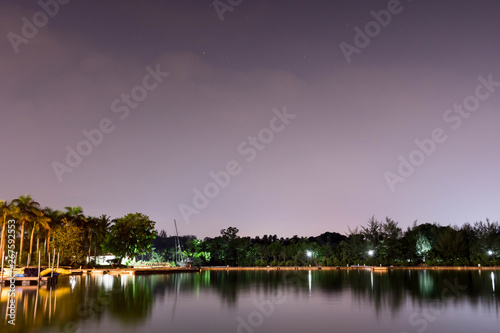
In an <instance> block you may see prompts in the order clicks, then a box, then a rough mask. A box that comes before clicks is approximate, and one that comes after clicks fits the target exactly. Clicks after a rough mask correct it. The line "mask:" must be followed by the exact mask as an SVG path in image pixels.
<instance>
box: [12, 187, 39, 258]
mask: <svg viewBox="0 0 500 333" xmlns="http://www.w3.org/2000/svg"><path fill="white" fill-rule="evenodd" d="M12 204H14V205H15V206H17V207H18V208H19V218H20V220H21V245H20V247H19V259H20V260H21V258H22V254H23V245H24V224H25V223H26V222H28V223H30V222H33V221H34V220H35V218H36V215H37V213H38V212H39V211H40V204H39V203H38V202H36V201H33V199H32V198H31V195H21V196H20V197H19V198H17V199H14V200H12Z"/></svg>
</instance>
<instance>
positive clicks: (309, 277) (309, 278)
mask: <svg viewBox="0 0 500 333" xmlns="http://www.w3.org/2000/svg"><path fill="white" fill-rule="evenodd" d="M308 280H309V294H310V293H311V282H312V275H311V271H309V274H308Z"/></svg>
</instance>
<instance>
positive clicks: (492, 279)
mask: <svg viewBox="0 0 500 333" xmlns="http://www.w3.org/2000/svg"><path fill="white" fill-rule="evenodd" d="M491 286H492V287H493V292H495V274H494V273H493V272H491Z"/></svg>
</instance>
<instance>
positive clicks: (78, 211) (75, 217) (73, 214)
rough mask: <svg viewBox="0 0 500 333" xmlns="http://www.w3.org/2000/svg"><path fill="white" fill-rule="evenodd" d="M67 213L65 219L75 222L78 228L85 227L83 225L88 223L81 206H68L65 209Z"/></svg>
mask: <svg viewBox="0 0 500 333" xmlns="http://www.w3.org/2000/svg"><path fill="white" fill-rule="evenodd" d="M64 209H65V210H66V212H64V215H65V217H66V218H67V219H68V220H69V221H73V222H74V223H75V224H76V225H77V226H79V227H83V225H84V224H85V223H86V222H87V219H86V217H85V215H84V214H83V208H82V207H80V206H73V207H70V206H67V207H64Z"/></svg>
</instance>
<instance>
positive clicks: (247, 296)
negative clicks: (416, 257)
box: [0, 270, 500, 333]
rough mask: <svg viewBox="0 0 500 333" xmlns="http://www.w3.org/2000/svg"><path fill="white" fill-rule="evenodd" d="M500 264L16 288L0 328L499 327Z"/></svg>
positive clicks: (90, 280) (220, 274) (210, 274)
mask: <svg viewBox="0 0 500 333" xmlns="http://www.w3.org/2000/svg"><path fill="white" fill-rule="evenodd" d="M499 279H500V271H498V270H496V271H495V270H493V271H491V270H482V271H480V270H473V271H458V270H393V271H389V272H372V271H365V270H321V271H317V270H312V271H308V270H303V271H302V270H301V271H294V270H292V271H285V270H281V271H275V270H272V271H268V270H244V271H243V270H242V271H226V270H222V271H202V272H200V273H179V274H162V275H150V276H131V275H126V276H125V275H124V276H112V275H98V276H86V275H83V276H76V277H60V278H59V282H58V284H57V286H56V287H54V288H49V287H44V286H42V287H40V288H37V287H36V286H29V287H28V286H16V296H15V297H16V300H17V308H16V321H15V326H13V325H10V324H7V320H8V319H7V318H6V313H7V312H6V310H7V308H6V306H7V288H4V289H3V290H2V294H1V306H0V318H1V320H0V321H1V324H0V327H1V332H23V333H28V332H107V333H109V332H245V333H248V332H280V333H285V332H398V333H399V332H407V333H410V332H418V333H422V332H440V333H444V332H454V333H457V332H464V333H465V332H467V333H469V332H481V333H483V332H498V331H499V328H500V307H499V304H500V290H499V288H500V284H499V282H498V281H499Z"/></svg>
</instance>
